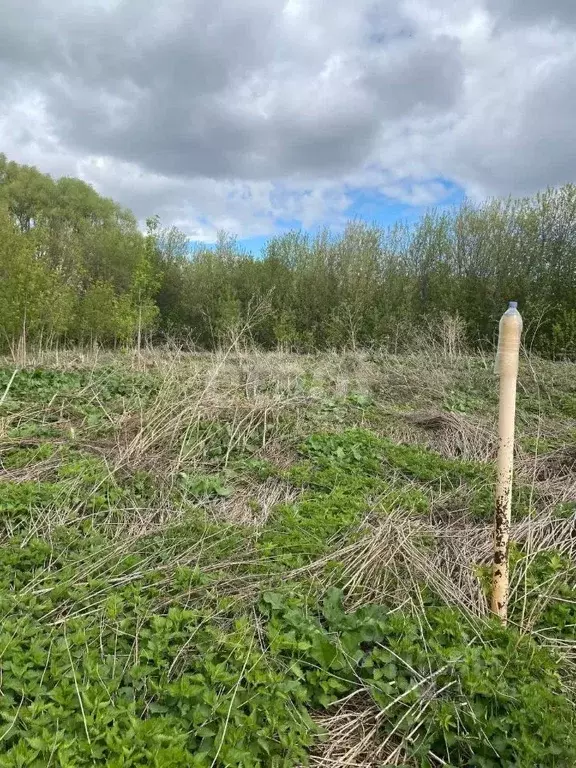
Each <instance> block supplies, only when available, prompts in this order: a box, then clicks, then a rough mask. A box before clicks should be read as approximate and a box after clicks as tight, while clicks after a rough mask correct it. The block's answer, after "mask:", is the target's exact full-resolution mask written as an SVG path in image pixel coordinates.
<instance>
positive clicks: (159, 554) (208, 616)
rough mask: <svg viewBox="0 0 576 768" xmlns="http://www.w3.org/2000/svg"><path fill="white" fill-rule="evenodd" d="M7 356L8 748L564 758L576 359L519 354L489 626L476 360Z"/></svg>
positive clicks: (485, 435) (490, 433)
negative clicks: (505, 513)
mask: <svg viewBox="0 0 576 768" xmlns="http://www.w3.org/2000/svg"><path fill="white" fill-rule="evenodd" d="M14 370H15V369H14V366H13V364H11V363H10V362H9V361H6V360H5V361H4V362H3V363H2V364H1V367H0V531H1V543H0V611H1V616H2V620H1V625H0V764H1V765H2V766H3V768H16V767H26V768H47V766H53V767H54V768H56V767H64V766H66V767H68V768H82V767H83V766H108V767H109V768H120V767H122V768H137V767H138V768H149V767H150V766H157V767H158V768H160V767H162V768H169V767H174V768H176V766H178V767H179V768H180V767H181V766H195V767H198V768H199V767H206V768H216V767H218V768H224V767H225V766H234V767H236V766H239V767H241V768H256V767H257V766H262V767H263V768H264V767H272V768H280V766H286V767H288V766H304V765H313V766H325V767H326V768H329V767H331V768H333V767H334V766H342V767H343V768H344V767H345V766H346V767H350V766H364V767H367V766H382V765H397V766H399V765H405V766H421V767H422V768H426V767H431V766H443V765H450V766H479V767H480V768H488V767H490V766H494V767H495V766H522V767H525V768H535V767H538V766H546V767H547V768H548V767H550V766H563V767H566V768H569V767H570V768H571V767H573V766H574V765H576V738H575V737H574V732H575V725H576V718H575V708H574V703H575V701H576V689H575V683H576V667H575V663H576V653H575V651H576V576H575V572H574V552H575V542H576V534H575V528H574V521H575V518H576V503H575V502H576V445H575V443H576V365H572V364H560V363H546V362H543V361H539V360H530V361H524V362H523V364H522V370H521V377H520V390H519V397H518V408H519V411H518V450H517V470H518V471H517V475H516V488H515V492H514V509H513V516H514V526H513V540H514V542H515V543H514V546H513V550H512V554H511V560H512V563H513V581H512V595H511V607H510V611H511V622H510V626H509V627H508V628H507V629H503V628H502V627H501V626H500V625H499V624H498V623H497V622H496V621H495V620H494V619H491V618H490V617H489V613H488V609H487V597H488V587H489V581H490V569H489V564H490V555H491V516H492V497H493V485H494V466H493V459H494V456H495V412H496V392H497V380H496V377H495V376H494V373H493V361H492V360H491V359H482V358H480V357H468V356H462V355H456V354H453V355H445V354H442V353H441V352H440V351H439V352H435V351H432V352H430V353H429V354H427V355H424V354H418V355H414V356H402V357H400V356H389V355H387V356H380V355H377V354H368V353H354V354H352V353H345V354H341V355H319V356H296V355H293V356H291V355H287V354H280V353H278V354H272V353H271V354H259V353H256V352H244V351H242V350H241V349H238V348H233V349H231V350H230V351H229V352H228V353H220V354H215V355H204V356H202V355H190V354H181V353H178V352H177V351H173V352H168V351H166V352H162V353H161V352H147V353H146V354H144V355H143V357H142V358H140V359H138V360H135V359H134V356H133V355H132V354H130V353H126V354H116V355H111V354H110V355H108V354H101V355H99V356H98V355H95V354H92V355H82V354H80V353H66V354H61V355H60V356H59V357H58V358H56V356H54V355H48V356H46V357H45V358H41V359H40V358H39V359H37V360H33V359H30V360H29V361H28V362H27V365H26V366H23V367H21V368H20V369H18V370H17V371H16V373H14Z"/></svg>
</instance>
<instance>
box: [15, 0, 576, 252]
mask: <svg viewBox="0 0 576 768" xmlns="http://www.w3.org/2000/svg"><path fill="white" fill-rule="evenodd" d="M575 8H576V6H575V5H574V3H573V2H572V1H571V0H563V1H562V0H551V2H550V3H548V4H546V5H544V4H543V3H540V2H538V1H537V0H522V2H520V0H397V1H394V0H356V2H354V3H351V2H350V1H349V0H332V1H331V3H330V4H329V5H328V4H326V3H324V2H321V0H286V1H284V0H243V2H242V3H238V2H237V0H211V1H210V2H208V0H195V1H194V2H191V1H190V0H162V1H161V0H150V2H149V3H147V4H146V6H145V7H144V6H143V5H142V4H141V3H140V2H139V0H91V1H90V2H86V1H85V0H82V1H81V0H58V2H57V0H4V3H3V24H2V27H0V149H1V150H2V151H4V152H5V153H6V154H7V155H8V156H9V157H10V158H12V159H15V160H18V161H21V162H28V163H33V164H35V165H37V166H38V167H39V168H40V169H41V170H44V171H47V172H51V173H54V174H56V175H60V174H75V175H79V176H81V177H82V178H84V179H86V180H87V181H90V182H91V183H93V184H94V185H95V186H96V187H97V189H98V190H99V191H101V192H102V193H104V194H106V195H109V196H112V197H115V198H116V199H118V200H120V201H121V202H122V203H123V204H125V205H128V206H130V207H132V208H133V209H134V210H135V212H136V213H137V215H138V216H140V217H142V218H143V217H145V216H146V215H149V214H152V213H156V212H157V213H159V214H160V215H161V216H162V218H163V220H164V221H166V222H167V223H172V222H173V223H177V224H179V225H180V226H182V227H183V228H184V229H186V231H188V232H189V233H190V234H193V235H194V236H195V237H197V238H198V239H211V238H213V237H214V236H215V232H216V231H217V229H219V228H227V229H229V230H232V231H234V232H237V233H238V234H239V235H240V236H253V235H258V234H268V233H270V232H273V231H275V230H276V229H277V228H278V227H279V226H281V225H282V222H285V221H294V220H296V221H300V222H302V224H303V226H305V227H312V226H315V225H317V224H322V223H329V224H335V225H336V226H338V225H340V224H341V223H342V222H343V220H344V219H345V217H346V211H347V208H348V207H349V205H350V204H351V202H352V201H353V199H354V195H355V193H356V192H358V191H361V192H362V193H363V194H365V195H366V194H369V193H370V190H373V191H374V192H377V193H379V194H385V195H387V196H388V197H390V198H391V199H393V200H395V201H400V202H404V203H407V204H411V205H427V204H430V203H434V202H437V201H440V202H441V201H442V199H443V198H445V196H446V194H447V190H448V186H447V185H445V184H444V183H443V182H442V181H439V180H440V179H445V180H446V181H447V182H455V183H458V184H459V185H461V186H462V187H463V188H464V190H465V191H466V192H467V193H469V194H472V195H475V196H484V195H492V194H498V195H507V194H526V193H532V192H534V191H536V190H537V189H539V188H541V187H544V186H547V185H549V184H560V183H563V182H566V181H571V180H574V177H575V176H576V153H575V152H574V150H573V149H572V145H573V136H574V132H575V129H576V100H575V99H574V87H575V86H574V84H575V83H576V12H575V10H574V9H575Z"/></svg>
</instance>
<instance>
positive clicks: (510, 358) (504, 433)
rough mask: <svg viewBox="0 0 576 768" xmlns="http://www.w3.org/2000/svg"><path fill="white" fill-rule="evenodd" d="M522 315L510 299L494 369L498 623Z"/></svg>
mask: <svg viewBox="0 0 576 768" xmlns="http://www.w3.org/2000/svg"><path fill="white" fill-rule="evenodd" d="M521 335H522V317H521V316H520V313H519V312H518V310H517V309H516V302H510V306H509V308H508V310H507V311H506V312H505V313H504V315H503V316H502V319H501V320H500V333H499V337H498V356H497V363H496V366H497V372H498V374H499V375H500V409H499V415H498V435H499V440H498V480H497V484H496V508H495V514H494V566H493V577H492V611H493V613H495V614H496V615H497V616H498V617H499V618H500V619H501V620H502V622H504V623H505V622H506V620H507V617H508V549H509V546H510V518H511V509H512V476H513V467H514V424H515V418H516V382H517V379H518V357H519V352H520V337H521Z"/></svg>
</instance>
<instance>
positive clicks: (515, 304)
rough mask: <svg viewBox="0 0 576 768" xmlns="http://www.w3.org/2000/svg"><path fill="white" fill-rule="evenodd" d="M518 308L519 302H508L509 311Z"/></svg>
mask: <svg viewBox="0 0 576 768" xmlns="http://www.w3.org/2000/svg"><path fill="white" fill-rule="evenodd" d="M517 308H518V302H517V301H509V302H508V309H517Z"/></svg>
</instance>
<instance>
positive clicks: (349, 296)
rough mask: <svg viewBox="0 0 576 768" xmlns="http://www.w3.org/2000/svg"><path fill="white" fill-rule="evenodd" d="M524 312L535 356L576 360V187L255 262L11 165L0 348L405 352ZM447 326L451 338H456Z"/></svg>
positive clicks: (5, 188)
mask: <svg viewBox="0 0 576 768" xmlns="http://www.w3.org/2000/svg"><path fill="white" fill-rule="evenodd" d="M509 299H516V300H517V301H518V302H519V305H520V308H521V310H522V312H523V315H524V317H525V321H526V328H527V334H526V340H527V342H528V343H529V344H530V346H531V348H532V350H533V351H536V352H538V353H540V354H545V355H547V356H552V357H555V358H563V357H572V358H574V357H576V186H574V185H571V184H568V185H566V186H563V187H561V188H557V189H549V190H547V191H545V192H542V193H540V194H538V195H536V196H534V197H531V198H523V199H508V200H489V201H486V202H484V203H481V204H474V203H472V202H469V201H466V202H464V203H462V204H461V205H460V206H459V207H454V208H452V209H449V210H432V211H429V212H428V213H426V214H425V215H424V216H422V218H421V219H420V220H419V221H417V222H416V223H414V224H408V223H403V222H400V223H397V224H395V225H394V226H392V227H380V226H377V225H371V224H368V223H365V222H361V221H353V222H350V223H349V224H348V226H347V227H346V228H345V229H344V231H343V232H338V233H334V232H330V231H329V230H322V231H320V232H318V233H316V234H313V235H312V234H307V233H305V232H302V231H291V232H287V233H284V234H281V235H278V236H275V237H272V238H270V239H269V241H268V242H267V244H266V245H265V246H264V248H263V251H262V253H261V254H259V255H257V256H255V255H253V254H250V253H247V252H246V251H244V250H243V249H242V247H241V246H240V245H239V244H238V242H237V241H236V239H235V238H233V237H231V236H229V235H226V234H225V233H222V234H220V235H219V237H218V240H217V242H216V244H215V245H211V246H207V245H197V244H196V245H194V244H191V243H190V242H189V241H188V240H187V238H186V236H185V235H184V234H183V233H182V232H179V231H178V230H177V229H175V228H174V227H172V228H166V227H162V226H161V223H160V221H159V220H158V218H157V217H151V218H150V219H148V220H147V223H146V231H144V232H142V231H141V230H140V228H139V225H138V222H137V221H136V218H135V217H134V215H133V214H132V213H131V212H130V211H128V210H126V209H125V208H122V207H121V206H120V205H118V204H117V203H115V202H114V201H112V200H109V199H106V198H103V197H101V196H100V195H98V194H97V193H96V192H95V190H94V189H92V187H90V186H89V185H88V184H86V183H84V182H82V181H80V180H78V179H72V178H62V179H59V180H57V181H55V180H53V179H52V178H50V177H49V176H46V175H44V174H42V173H40V172H39V171H38V170H36V169H35V168H32V167H29V166H23V165H18V164H17V163H14V162H9V161H8V160H7V159H6V158H5V157H4V156H3V155H0V347H2V348H3V349H4V350H7V349H9V348H11V347H13V346H14V345H15V344H17V343H18V340H19V339H20V338H21V337H22V335H23V334H25V336H26V338H27V340H28V342H30V343H43V344H52V343H55V342H58V343H69V344H75V343H86V342H97V343H100V344H105V345H119V344H123V345H126V344H138V343H140V342H141V340H142V339H144V338H145V339H148V340H150V341H155V340H161V339H166V338H168V337H169V338H175V339H177V340H179V341H186V342H190V343H193V344H195V345H197V346H198V347H201V348H214V347H217V346H218V345H221V344H223V343H226V341H227V339H229V338H230V337H231V335H232V334H234V333H237V332H238V331H239V330H241V329H244V330H245V333H246V334H247V336H248V337H249V338H250V340H251V341H252V342H253V343H254V344H257V345H260V346H261V347H263V348H266V349H270V348H275V347H277V346H278V345H282V346H284V347H285V348H288V349H293V350H296V351H311V350H316V349H326V348H344V347H386V348H388V349H394V350H398V351H399V350H401V349H403V348H405V347H407V346H409V345H411V344H413V343H414V341H415V339H416V338H417V337H418V335H419V333H420V332H421V330H422V329H423V328H431V327H432V328H443V327H445V326H446V322H447V319H450V322H451V323H452V326H451V327H454V323H456V325H457V328H458V329H459V330H458V333H459V334H461V335H462V336H463V337H465V340H466V341H467V342H468V343H470V344H472V345H477V344H482V343H485V342H488V343H491V342H492V341H493V339H494V333H495V329H496V327H497V322H498V318H499V317H500V315H501V313H502V311H503V309H504V308H505V306H506V301H508V300H509ZM443 323H444V325H443Z"/></svg>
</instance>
